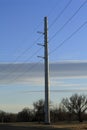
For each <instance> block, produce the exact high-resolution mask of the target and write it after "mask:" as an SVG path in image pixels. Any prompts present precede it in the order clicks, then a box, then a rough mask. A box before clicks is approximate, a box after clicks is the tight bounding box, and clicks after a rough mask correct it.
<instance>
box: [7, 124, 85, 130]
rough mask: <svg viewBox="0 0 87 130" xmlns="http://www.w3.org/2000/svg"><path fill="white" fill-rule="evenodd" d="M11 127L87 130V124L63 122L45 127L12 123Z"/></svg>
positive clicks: (42, 125)
mask: <svg viewBox="0 0 87 130" xmlns="http://www.w3.org/2000/svg"><path fill="white" fill-rule="evenodd" d="M9 125H11V126H24V127H37V128H54V129H68V130H87V122H83V123H75V122H74V123H70V122H67V123H66V122H61V123H56V124H51V125H44V124H38V123H25V122H24V123H10V124H9Z"/></svg>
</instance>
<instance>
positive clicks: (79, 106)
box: [62, 94, 87, 122]
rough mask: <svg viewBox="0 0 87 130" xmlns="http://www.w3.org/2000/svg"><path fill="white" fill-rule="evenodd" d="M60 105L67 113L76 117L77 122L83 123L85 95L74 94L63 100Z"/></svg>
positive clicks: (86, 103) (85, 103) (85, 104)
mask: <svg viewBox="0 0 87 130" xmlns="http://www.w3.org/2000/svg"><path fill="white" fill-rule="evenodd" d="M62 104H63V105H64V107H65V108H66V110H67V111H68V112H69V113H71V114H75V115H77V117H78V120H79V122H82V121H83V119H82V115H83V114H84V113H85V111H86V110H87V97H86V96H85V95H78V94H74V95H72V96H71V97H70V98H64V99H63V100H62Z"/></svg>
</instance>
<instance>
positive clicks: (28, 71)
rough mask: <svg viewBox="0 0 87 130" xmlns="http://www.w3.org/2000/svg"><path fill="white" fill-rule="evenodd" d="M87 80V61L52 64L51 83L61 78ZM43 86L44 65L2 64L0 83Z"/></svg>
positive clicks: (0, 67) (0, 65)
mask: <svg viewBox="0 0 87 130" xmlns="http://www.w3.org/2000/svg"><path fill="white" fill-rule="evenodd" d="M84 77H85V78H87V61H84V62H81V61H77V62H73V61H67V62H59V63H51V64H50V79H51V82H52V81H53V80H54V81H55V80H58V79H60V78H84ZM7 82H9V83H12V82H13V83H23V84H42V83H43V82H44V65H43V64H41V63H39V64H36V63H16V64H9V63H8V64H6V63H5V64H4V63H3V64H0V83H1V84H5V83H7ZM55 82H56V81H55Z"/></svg>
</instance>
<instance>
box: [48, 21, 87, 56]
mask: <svg viewBox="0 0 87 130" xmlns="http://www.w3.org/2000/svg"><path fill="white" fill-rule="evenodd" d="M86 24H87V21H86V22H84V23H83V24H82V25H81V26H80V27H79V28H78V29H77V30H76V31H74V32H73V33H72V34H71V35H70V36H69V37H67V38H66V39H65V40H64V41H63V42H61V43H60V44H59V45H58V46H57V47H56V48H55V49H53V50H52V51H51V52H50V53H49V55H51V54H52V53H54V52H55V51H56V50H57V49H59V48H60V47H61V46H62V45H64V44H65V43H66V42H67V41H68V40H70V39H71V38H72V37H73V36H74V35H75V34H76V33H77V32H79V31H80V30H81V29H82V28H83V27H84V26H85V25H86Z"/></svg>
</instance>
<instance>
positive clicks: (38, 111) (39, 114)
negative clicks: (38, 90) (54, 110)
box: [33, 99, 44, 123]
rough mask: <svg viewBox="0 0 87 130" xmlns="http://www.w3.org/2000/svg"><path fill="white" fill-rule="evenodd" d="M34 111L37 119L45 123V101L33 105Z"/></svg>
mask: <svg viewBox="0 0 87 130" xmlns="http://www.w3.org/2000/svg"><path fill="white" fill-rule="evenodd" d="M33 106H34V111H35V115H36V116H35V118H36V120H38V121H39V123H40V121H44V101H43V100H42V99H40V100H39V101H37V102H34V103H33Z"/></svg>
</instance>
